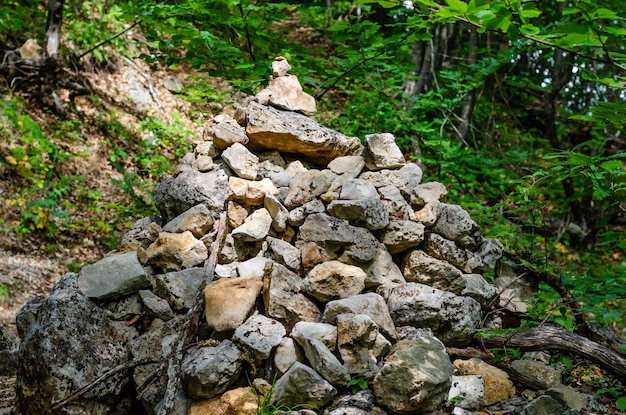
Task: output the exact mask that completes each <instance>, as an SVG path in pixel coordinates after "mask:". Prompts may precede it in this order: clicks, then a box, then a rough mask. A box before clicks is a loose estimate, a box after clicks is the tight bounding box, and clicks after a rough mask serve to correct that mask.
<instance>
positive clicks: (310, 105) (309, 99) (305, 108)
mask: <svg viewBox="0 0 626 415" xmlns="http://www.w3.org/2000/svg"><path fill="white" fill-rule="evenodd" d="M259 95H260V97H259V102H260V103H263V101H265V100H266V99H267V103H269V104H270V105H273V106H275V107H278V108H281V109H284V110H287V111H298V112H302V113H304V114H315V111H316V109H315V98H313V96H311V95H309V94H307V93H306V92H304V91H303V90H302V85H300V81H298V77H297V76H295V75H288V74H284V75H280V76H272V77H271V78H270V82H269V84H268V86H267V89H265V90H263V91H261V92H259Z"/></svg>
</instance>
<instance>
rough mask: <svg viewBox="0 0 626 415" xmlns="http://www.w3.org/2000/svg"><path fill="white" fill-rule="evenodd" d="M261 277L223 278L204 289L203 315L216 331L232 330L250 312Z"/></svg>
mask: <svg viewBox="0 0 626 415" xmlns="http://www.w3.org/2000/svg"><path fill="white" fill-rule="evenodd" d="M262 288H263V282H262V279H261V277H250V278H225V279H221V280H217V281H214V282H213V283H212V284H210V285H209V286H207V287H206V288H205V289H204V303H205V304H206V306H205V317H206V321H207V324H208V325H209V327H212V328H214V329H215V330H217V331H226V330H234V329H236V328H237V327H239V326H240V325H241V324H243V322H244V321H246V319H247V318H248V317H249V316H250V314H252V309H253V307H254V303H255V301H256V298H257V297H258V296H259V294H260V293H261V289H262Z"/></svg>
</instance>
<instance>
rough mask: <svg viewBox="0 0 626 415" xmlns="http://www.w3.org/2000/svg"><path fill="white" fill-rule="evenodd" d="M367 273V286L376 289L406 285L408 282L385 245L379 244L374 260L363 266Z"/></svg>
mask: <svg viewBox="0 0 626 415" xmlns="http://www.w3.org/2000/svg"><path fill="white" fill-rule="evenodd" d="M363 270H364V271H365V286H366V287H368V288H369V287H376V286H379V285H386V284H392V283H398V284H400V283H404V282H406V280H405V279H404V276H403V275H402V272H401V271H400V268H398V266H397V265H396V263H395V262H394V261H393V258H392V257H391V254H390V253H389V251H387V248H385V245H383V244H379V245H378V249H377V250H376V255H375V256H374V259H373V260H372V262H370V263H369V264H366V265H364V266H363Z"/></svg>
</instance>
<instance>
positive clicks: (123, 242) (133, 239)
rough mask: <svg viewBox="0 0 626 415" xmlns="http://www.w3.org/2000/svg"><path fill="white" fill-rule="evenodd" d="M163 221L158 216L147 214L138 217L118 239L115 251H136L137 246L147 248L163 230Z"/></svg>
mask: <svg viewBox="0 0 626 415" xmlns="http://www.w3.org/2000/svg"><path fill="white" fill-rule="evenodd" d="M162 225H163V221H162V220H161V218H160V217H158V216H147V217H145V218H143V219H139V220H138V221H137V222H135V223H134V224H133V226H132V227H131V228H130V229H129V230H128V232H126V233H125V234H124V235H123V236H122V238H121V239H120V246H119V247H118V248H117V250H116V252H118V253H120V254H121V253H125V252H136V251H137V248H139V247H142V248H147V247H148V246H149V245H150V244H151V243H152V242H154V240H155V239H156V238H158V236H159V233H160V232H161V231H162V230H163V229H162V228H161V226H162Z"/></svg>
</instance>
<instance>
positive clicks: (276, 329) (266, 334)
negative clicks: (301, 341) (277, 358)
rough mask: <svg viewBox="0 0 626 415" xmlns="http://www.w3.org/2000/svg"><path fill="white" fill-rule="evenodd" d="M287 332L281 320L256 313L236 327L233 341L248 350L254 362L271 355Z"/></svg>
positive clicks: (248, 354)
mask: <svg viewBox="0 0 626 415" xmlns="http://www.w3.org/2000/svg"><path fill="white" fill-rule="evenodd" d="M285 334H287V331H286V330H285V326H283V325H282V324H280V322H278V321H276V320H274V319H271V318H269V317H265V316H264V315H262V314H257V313H255V314H253V315H252V316H250V317H249V318H248V319H247V320H246V321H245V322H244V323H243V324H242V325H240V326H239V327H237V329H235V333H234V334H233V341H234V342H235V343H236V344H238V345H240V346H241V347H242V348H243V349H244V350H246V351H247V356H250V358H252V359H253V361H254V362H256V363H260V362H261V361H263V360H265V359H267V358H268V357H270V353H271V352H272V349H274V347H276V346H278V345H279V344H280V341H281V340H282V338H283V337H284V336H285Z"/></svg>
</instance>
